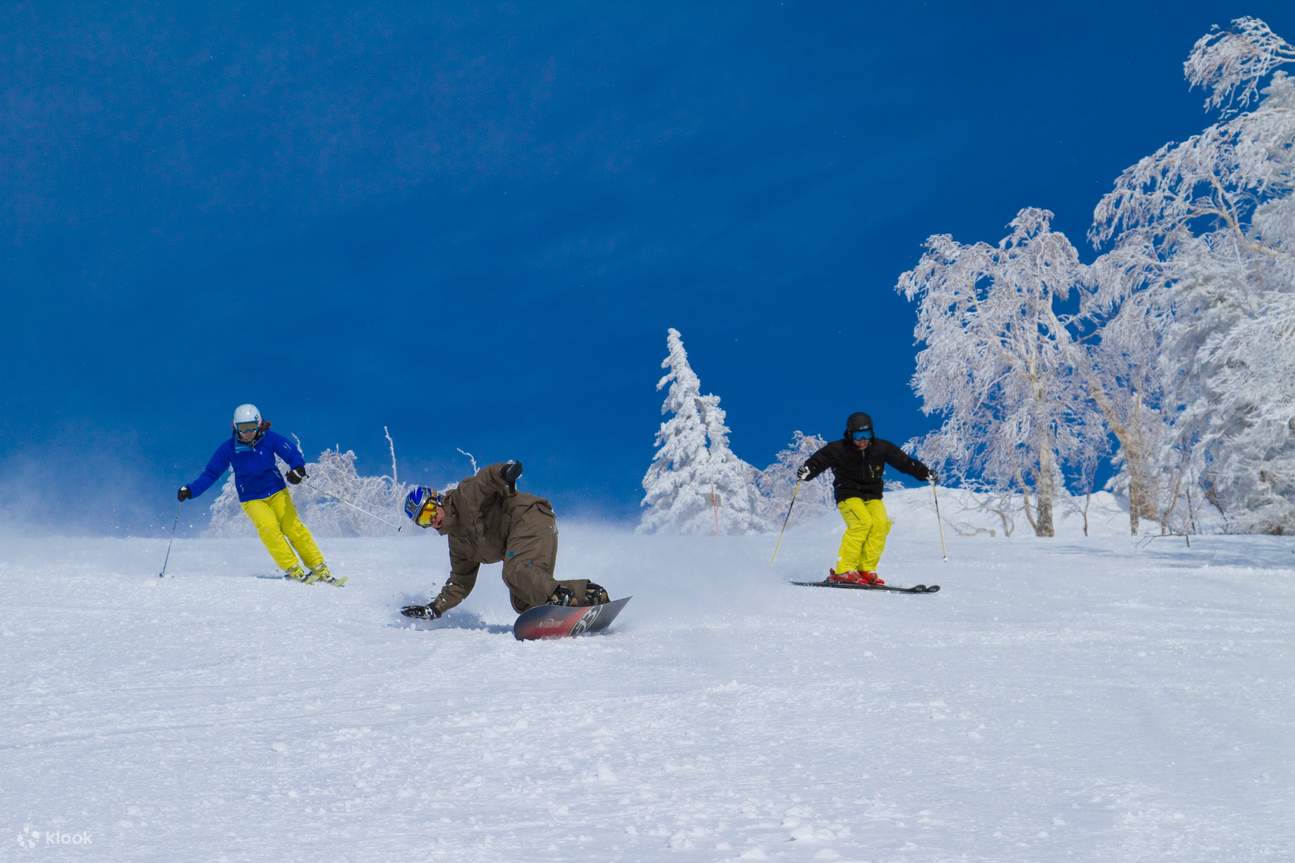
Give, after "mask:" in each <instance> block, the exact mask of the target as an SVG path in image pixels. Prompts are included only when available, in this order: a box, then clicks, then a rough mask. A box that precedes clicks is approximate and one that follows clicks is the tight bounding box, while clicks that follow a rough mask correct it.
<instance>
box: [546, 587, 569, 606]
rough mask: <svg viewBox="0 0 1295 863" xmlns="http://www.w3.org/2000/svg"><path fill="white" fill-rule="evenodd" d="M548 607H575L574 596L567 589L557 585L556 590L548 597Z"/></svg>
mask: <svg viewBox="0 0 1295 863" xmlns="http://www.w3.org/2000/svg"><path fill="white" fill-rule="evenodd" d="M548 604H549V605H575V604H576V595H575V593H574V592H573V591H572V590H571V588H569V587H563V586H562V585H558V588H557V590H555V591H553V595H552V596H550V597H549V601H548Z"/></svg>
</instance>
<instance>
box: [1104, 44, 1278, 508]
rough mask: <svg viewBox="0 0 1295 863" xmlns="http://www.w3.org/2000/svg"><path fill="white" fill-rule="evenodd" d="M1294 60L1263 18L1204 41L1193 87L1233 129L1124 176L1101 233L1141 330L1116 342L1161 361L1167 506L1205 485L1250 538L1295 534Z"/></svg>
mask: <svg viewBox="0 0 1295 863" xmlns="http://www.w3.org/2000/svg"><path fill="white" fill-rule="evenodd" d="M1292 60H1295V50H1293V49H1292V47H1291V46H1290V45H1289V44H1288V43H1286V42H1284V41H1282V40H1280V39H1279V38H1277V37H1276V36H1275V35H1274V34H1272V32H1271V31H1270V30H1269V29H1268V28H1267V26H1266V25H1264V24H1263V22H1260V21H1258V20H1257V19H1239V20H1238V21H1236V22H1234V30H1233V31H1232V32H1227V33H1220V32H1214V33H1211V34H1209V35H1207V36H1206V37H1204V38H1202V39H1201V40H1200V41H1199V42H1198V43H1197V45H1196V48H1195V49H1194V50H1193V52H1192V55H1191V57H1189V58H1188V61H1187V63H1186V65H1185V68H1186V71H1187V75H1188V78H1189V80H1190V81H1191V82H1192V83H1193V84H1200V85H1202V86H1205V87H1206V88H1207V89H1208V90H1209V91H1210V96H1209V98H1208V100H1207V104H1208V105H1213V106H1228V107H1229V108H1230V110H1231V113H1230V116H1229V118H1228V119H1225V120H1223V121H1220V122H1218V123H1215V124H1214V125H1211V126H1209V127H1208V128H1206V129H1205V130H1204V131H1202V132H1201V133H1200V134H1198V135H1194V136H1192V137H1191V138H1189V139H1187V140H1186V141H1183V142H1181V143H1170V144H1166V145H1165V146H1164V147H1162V148H1160V149H1159V150H1158V151H1157V152H1156V153H1154V154H1152V155H1150V156H1147V157H1146V158H1144V159H1142V160H1140V161H1139V162H1137V163H1136V164H1135V165H1133V166H1131V167H1130V168H1128V169H1127V170H1126V171H1124V173H1123V174H1121V176H1120V177H1119V179H1118V180H1117V181H1116V184H1115V188H1114V189H1113V190H1112V191H1111V192H1110V193H1109V194H1108V195H1106V196H1105V197H1104V198H1103V199H1102V201H1101V202H1100V203H1099V204H1098V206H1097V208H1096V211H1095V213H1094V225H1093V229H1092V232H1091V236H1092V239H1093V241H1094V243H1095V244H1102V243H1111V244H1112V246H1113V248H1112V250H1111V251H1110V252H1108V253H1107V255H1105V256H1104V258H1107V259H1110V263H1108V262H1106V261H1103V262H1099V265H1098V266H1096V267H1095V268H1094V269H1095V270H1097V271H1102V272H1104V273H1106V274H1108V275H1109V274H1110V273H1113V272H1118V273H1119V275H1118V276H1116V277H1110V278H1100V277H1099V279H1098V281H1099V282H1103V283H1104V284H1103V288H1102V289H1101V291H1105V292H1106V296H1105V297H1104V298H1103V302H1105V303H1107V304H1108V306H1109V308H1111V309H1115V310H1117V311H1116V312H1115V315H1114V316H1113V318H1112V322H1122V323H1123V324H1125V325H1126V326H1127V328H1128V332H1127V333H1123V334H1118V335H1117V331H1116V330H1115V329H1112V330H1111V336H1110V341H1112V342H1113V343H1114V342H1116V341H1120V340H1123V341H1125V342H1137V340H1139V339H1140V340H1141V342H1142V344H1143V345H1144V346H1151V347H1152V348H1153V349H1154V351H1155V362H1154V363H1152V364H1151V368H1153V369H1155V374H1154V377H1155V379H1156V384H1157V385H1158V386H1159V387H1160V388H1161V390H1160V392H1159V393H1155V392H1154V388H1150V389H1151V390H1152V391H1150V392H1148V391H1147V390H1145V389H1144V390H1143V391H1142V393H1141V395H1142V396H1143V397H1144V401H1143V403H1144V404H1145V403H1146V399H1145V397H1146V396H1152V397H1153V398H1154V399H1155V401H1156V402H1158V404H1156V409H1157V411H1158V413H1159V422H1160V425H1159V426H1158V427H1154V428H1153V429H1152V430H1151V432H1149V433H1148V434H1147V437H1148V439H1149V441H1150V443H1149V444H1148V446H1147V448H1146V450H1147V453H1148V459H1149V461H1151V462H1152V467H1151V468H1150V469H1149V471H1148V474H1149V476H1151V477H1152V478H1153V479H1155V480H1156V482H1155V483H1154V484H1153V487H1154V488H1155V490H1156V495H1157V498H1158V506H1159V508H1161V509H1162V511H1165V512H1166V514H1168V513H1170V512H1171V511H1173V510H1175V509H1177V508H1178V507H1179V506H1180V504H1181V502H1182V501H1184V500H1185V499H1187V497H1188V495H1189V494H1190V491H1191V487H1192V486H1194V485H1196V484H1199V485H1200V486H1201V487H1202V488H1203V490H1204V492H1205V495H1206V497H1207V499H1208V500H1210V501H1211V502H1213V503H1214V504H1215V505H1216V506H1217V507H1218V508H1219V509H1220V511H1222V512H1223V513H1224V515H1225V517H1226V518H1227V520H1228V523H1229V526H1230V529H1233V530H1237V531H1254V530H1261V531H1275V532H1289V531H1291V530H1295V501H1292V496H1291V492H1292V488H1291V486H1290V485H1289V484H1288V481H1287V480H1286V478H1287V477H1290V476H1291V475H1292V470H1295V439H1292V436H1291V435H1290V433H1289V431H1290V430H1289V427H1288V426H1286V425H1285V423H1287V422H1288V421H1289V419H1290V414H1291V412H1292V411H1291V408H1290V405H1291V404H1295V339H1293V334H1295V236H1293V234H1295V207H1293V206H1292V201H1291V198H1292V193H1293V192H1295V83H1293V82H1292V81H1291V79H1290V78H1289V77H1288V76H1287V75H1286V74H1285V73H1284V72H1282V71H1273V70H1274V69H1275V68H1276V67H1277V66H1278V65H1280V64H1282V63H1288V62H1291V61H1292ZM1269 73H1271V80H1270V81H1269V83H1268V84H1267V86H1263V85H1262V82H1261V81H1260V79H1261V78H1263V77H1264V76H1265V75H1268V74H1269ZM1254 102H1257V105H1256V106H1255V108H1254V110H1252V111H1248V112H1239V110H1238V107H1244V106H1248V105H1250V104H1252V103H1254ZM1101 291H1099V293H1100V292H1101ZM1139 325H1142V329H1141V331H1140V332H1139ZM1107 326H1108V327H1110V326H1113V323H1108V324H1107ZM1152 425H1153V426H1155V424H1154V423H1153V424H1152ZM1179 518H1180V520H1181V516H1179Z"/></svg>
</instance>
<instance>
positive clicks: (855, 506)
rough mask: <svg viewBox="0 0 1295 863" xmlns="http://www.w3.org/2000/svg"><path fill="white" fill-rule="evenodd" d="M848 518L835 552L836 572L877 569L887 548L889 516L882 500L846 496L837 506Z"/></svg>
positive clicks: (843, 516) (871, 570)
mask: <svg viewBox="0 0 1295 863" xmlns="http://www.w3.org/2000/svg"><path fill="white" fill-rule="evenodd" d="M836 508H837V511H839V512H840V513H841V518H843V519H845V536H843V537H841V549H840V551H838V552H837V554H836V571H837V572H855V571H858V572H876V571H877V564H878V563H880V562H881V553H882V552H883V551H885V550H886V534H888V533H890V523H891V522H890V516H888V515H886V507H885V505H884V504H882V502H881V501H880V500H864V499H863V498H859V497H847V498H846V499H845V500H843V501H841V502H840V503H838V504H837V505H836Z"/></svg>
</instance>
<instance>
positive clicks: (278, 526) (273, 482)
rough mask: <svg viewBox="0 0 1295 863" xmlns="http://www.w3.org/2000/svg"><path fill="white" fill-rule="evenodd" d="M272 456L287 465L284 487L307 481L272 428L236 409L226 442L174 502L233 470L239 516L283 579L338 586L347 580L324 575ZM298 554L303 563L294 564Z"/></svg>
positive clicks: (252, 411) (297, 453)
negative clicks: (242, 515)
mask: <svg viewBox="0 0 1295 863" xmlns="http://www.w3.org/2000/svg"><path fill="white" fill-rule="evenodd" d="M276 455H277V456H278V457H279V458H281V459H283V460H284V461H285V462H287V463H288V467H289V468H290V469H289V471H288V473H287V479H288V482H290V483H292V484H293V485H296V484H297V483H299V482H301V481H302V480H303V479H305V478H306V459H305V458H304V457H303V456H302V454H301V450H299V449H297V446H296V445H295V444H294V443H293V442H292V441H290V440H288V439H287V438H286V437H284V436H283V435H281V434H279V433H278V432H272V431H270V424H269V423H268V422H266V421H265V420H263V419H262V418H261V412H260V411H259V410H258V409H257V407H256V405H251V404H244V405H239V406H238V407H237V408H235V409H234V422H233V432H232V434H231V435H230V438H229V440H227V441H225V442H224V443H222V444H221V445H220V446H218V447H216V452H215V453H213V454H212V456H211V461H209V462H207V468H206V469H205V470H204V471H203V472H202V475H201V476H199V477H198V478H197V479H195V480H194V481H193V482H191V483H189V484H188V485H182V486H180V490H179V491H178V492H177V493H176V497H177V498H179V499H180V500H181V501H186V500H188V499H190V498H194V497H197V496H198V495H200V494H202V493H203V492H204V491H206V490H207V489H208V488H210V487H211V485H212V484H213V483H215V482H216V481H217V480H219V479H220V478H221V476H222V475H223V474H224V473H225V471H226V470H228V469H229V468H230V467H231V466H232V467H233V468H234V486H235V488H237V489H238V500H239V502H240V503H241V504H242V506H243V512H245V513H247V517H248V518H250V519H251V520H252V524H253V525H255V526H256V532H257V533H258V534H260V536H261V542H263V543H265V548H266V551H268V552H269V553H270V557H272V558H274V562H275V564H276V565H277V566H278V567H279V568H280V569H282V570H283V574H284V576H286V577H287V578H292V579H295V580H297V581H302V582H306V583H313V582H316V581H322V582H327V583H328V584H335V585H338V586H341V584H342V583H344V582H345V581H346V579H345V578H334V577H333V574H332V573H331V572H329V571H328V564H326V563H324V555H323V553H322V552H320V550H319V546H318V545H316V544H315V538H314V537H312V536H311V535H310V531H309V530H307V528H306V525H305V524H303V523H302V521H301V519H299V518H298V517H297V509H296V507H294V506H293V505H292V496H291V495H289V494H288V488H287V486H285V485H284V483H283V480H284V477H283V475H281V474H280V473H279V469H278V467H276V466H275V463H274V457H275V456H276ZM294 549H295V551H294ZM298 554H300V555H301V562H298V560H297V555H298ZM302 563H304V564H305V567H306V568H303V567H302Z"/></svg>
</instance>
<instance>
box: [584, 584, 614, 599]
mask: <svg viewBox="0 0 1295 863" xmlns="http://www.w3.org/2000/svg"><path fill="white" fill-rule="evenodd" d="M611 601H612V598H611V596H610V595H608V593H607V590H606V588H604V587H603V586H602V585H601V584H594V583H593V582H592V581H591V582H589V586H588V587H586V588H585V605H606V604H607V603H609V602H611Z"/></svg>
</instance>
